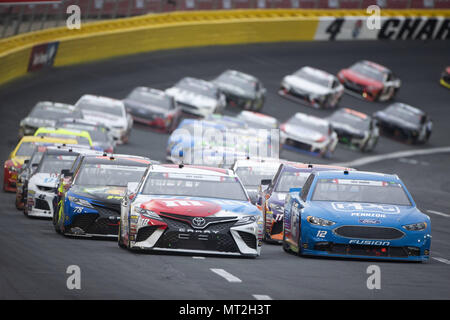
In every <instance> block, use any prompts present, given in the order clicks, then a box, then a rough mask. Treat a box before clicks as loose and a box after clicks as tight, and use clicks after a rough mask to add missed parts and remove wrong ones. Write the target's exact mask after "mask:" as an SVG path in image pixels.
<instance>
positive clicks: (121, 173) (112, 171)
mask: <svg viewBox="0 0 450 320" xmlns="http://www.w3.org/2000/svg"><path fill="white" fill-rule="evenodd" d="M145 169H146V167H135V166H124V165H114V164H98V163H85V164H83V165H82V166H81V168H80V170H79V172H78V174H77V176H76V179H75V181H74V184H76V185H82V186H119V187H126V186H127V184H128V183H129V182H139V181H140V180H141V178H142V176H143V174H144V171H145Z"/></svg>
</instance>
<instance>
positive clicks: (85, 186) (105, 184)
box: [54, 154, 150, 238]
mask: <svg viewBox="0 0 450 320" xmlns="http://www.w3.org/2000/svg"><path fill="white" fill-rule="evenodd" d="M149 164H150V159H148V158H145V157H138V156H131V155H118V154H116V155H111V156H104V155H86V156H83V158H82V159H81V161H80V163H79V164H78V166H77V167H76V168H75V169H74V171H73V172H70V173H65V175H64V176H65V177H67V178H68V179H69V181H68V182H66V184H67V187H65V188H64V189H67V191H65V192H63V193H62V195H61V200H60V201H59V203H58V208H57V211H56V212H57V213H58V215H57V216H56V217H54V225H55V230H56V231H57V232H58V233H62V234H63V235H70V236H80V237H112V238H116V237H117V234H118V231H119V223H120V202H121V201H122V197H123V195H124V193H125V191H126V190H125V189H126V186H127V184H128V183H129V182H138V181H140V180H141V179H142V177H143V175H144V172H145V170H146V169H147V167H148V165H149Z"/></svg>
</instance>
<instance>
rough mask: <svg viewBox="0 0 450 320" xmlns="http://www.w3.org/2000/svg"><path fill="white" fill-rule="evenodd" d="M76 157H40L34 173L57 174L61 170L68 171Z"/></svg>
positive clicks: (52, 155)
mask: <svg viewBox="0 0 450 320" xmlns="http://www.w3.org/2000/svg"><path fill="white" fill-rule="evenodd" d="M76 157H77V156H76V155H73V156H70V155H54V154H46V155H44V156H43V157H42V159H41V162H40V163H39V167H38V169H37V170H36V172H39V173H53V174H59V173H61V170H64V169H70V168H71V167H72V164H73V162H74V161H75V158H76Z"/></svg>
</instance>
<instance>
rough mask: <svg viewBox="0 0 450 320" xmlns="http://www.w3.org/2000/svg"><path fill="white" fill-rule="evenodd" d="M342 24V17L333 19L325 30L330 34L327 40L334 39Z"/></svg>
mask: <svg viewBox="0 0 450 320" xmlns="http://www.w3.org/2000/svg"><path fill="white" fill-rule="evenodd" d="M343 24H344V19H343V18H337V19H335V20H334V21H333V22H332V23H331V24H330V25H329V26H328V27H327V28H326V29H325V32H326V33H328V34H329V35H330V38H329V39H328V40H335V39H336V36H337V35H338V33H339V32H341V28H342V25H343Z"/></svg>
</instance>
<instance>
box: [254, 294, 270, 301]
mask: <svg viewBox="0 0 450 320" xmlns="http://www.w3.org/2000/svg"><path fill="white" fill-rule="evenodd" d="M253 298H255V299H256V300H273V299H272V298H271V297H269V296H268V295H265V294H253Z"/></svg>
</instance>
